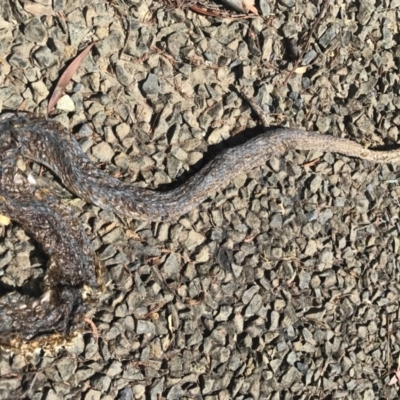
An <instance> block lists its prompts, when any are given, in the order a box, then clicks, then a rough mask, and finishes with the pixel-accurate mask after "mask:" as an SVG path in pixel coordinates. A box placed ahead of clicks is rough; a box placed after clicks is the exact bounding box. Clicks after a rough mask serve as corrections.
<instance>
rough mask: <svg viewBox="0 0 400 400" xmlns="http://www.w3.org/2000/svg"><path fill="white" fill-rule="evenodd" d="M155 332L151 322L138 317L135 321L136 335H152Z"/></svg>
mask: <svg viewBox="0 0 400 400" xmlns="http://www.w3.org/2000/svg"><path fill="white" fill-rule="evenodd" d="M155 332H156V328H155V326H154V324H153V323H152V322H150V321H145V320H142V319H139V320H138V321H137V327H136V333H137V334H138V335H146V334H151V335H153V334H154V333H155Z"/></svg>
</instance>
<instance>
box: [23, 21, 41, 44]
mask: <svg viewBox="0 0 400 400" xmlns="http://www.w3.org/2000/svg"><path fill="white" fill-rule="evenodd" d="M24 34H25V37H26V38H27V39H28V40H29V41H31V42H36V43H44V42H46V40H47V31H46V28H45V27H44V25H43V24H42V21H41V20H40V19H39V18H37V17H34V18H32V19H31V20H30V21H29V22H28V23H27V24H26V25H25V28H24Z"/></svg>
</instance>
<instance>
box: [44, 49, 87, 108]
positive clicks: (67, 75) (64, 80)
mask: <svg viewBox="0 0 400 400" xmlns="http://www.w3.org/2000/svg"><path fill="white" fill-rule="evenodd" d="M94 45H95V43H91V44H89V46H87V47H86V49H85V50H83V51H82V52H81V53H80V54H79V55H78V56H77V57H76V58H75V59H74V60H73V61H72V62H71V64H69V66H68V67H67V69H66V70H65V71H64V73H63V74H62V75H61V77H60V79H59V80H58V82H57V86H56V88H55V89H54V92H53V94H52V96H51V98H50V101H49V105H48V107H47V114H50V113H51V112H52V111H53V110H54V107H55V105H56V104H57V101H58V100H59V99H60V97H61V96H62V95H63V93H64V90H65V88H66V87H67V85H68V83H69V81H70V80H71V79H72V77H73V75H74V73H75V71H76V70H77V69H78V68H79V66H80V65H81V63H82V61H83V60H84V58H85V57H86V55H87V54H88V53H89V51H90V49H91V48H92V47H93V46H94Z"/></svg>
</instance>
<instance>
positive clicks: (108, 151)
mask: <svg viewBox="0 0 400 400" xmlns="http://www.w3.org/2000/svg"><path fill="white" fill-rule="evenodd" d="M92 154H93V155H94V156H95V157H96V158H98V159H99V160H100V161H106V162H110V161H111V160H112V158H113V157H114V150H113V149H112V147H111V146H110V145H109V144H108V143H106V142H101V143H99V144H96V146H93V148H92Z"/></svg>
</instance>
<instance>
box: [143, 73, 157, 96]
mask: <svg viewBox="0 0 400 400" xmlns="http://www.w3.org/2000/svg"><path fill="white" fill-rule="evenodd" d="M142 89H143V91H144V92H145V93H146V94H147V95H150V94H158V92H159V90H160V88H159V83H158V78H157V76H156V75H154V74H152V73H149V74H148V75H147V79H146V80H145V81H144V82H143V85H142Z"/></svg>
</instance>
